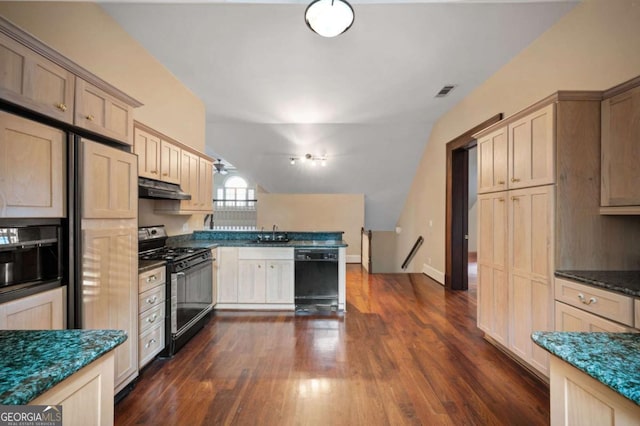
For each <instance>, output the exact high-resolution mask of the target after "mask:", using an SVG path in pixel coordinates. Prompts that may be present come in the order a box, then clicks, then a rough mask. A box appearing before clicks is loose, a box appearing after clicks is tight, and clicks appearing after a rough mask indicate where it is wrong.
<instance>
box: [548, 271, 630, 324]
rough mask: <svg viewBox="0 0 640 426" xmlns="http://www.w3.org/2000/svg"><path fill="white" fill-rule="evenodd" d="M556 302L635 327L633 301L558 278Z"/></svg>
mask: <svg viewBox="0 0 640 426" xmlns="http://www.w3.org/2000/svg"><path fill="white" fill-rule="evenodd" d="M555 283H556V285H555V287H556V289H555V292H556V300H558V301H561V302H564V303H566V304H568V305H572V306H575V307H577V308H579V309H582V310H584V311H588V312H591V313H593V314H596V315H599V316H601V317H604V318H607V319H610V320H613V321H616V322H619V323H622V324H625V325H628V326H631V327H633V299H632V298H631V297H628V296H624V295H621V294H617V293H613V292H611V291H606V290H601V289H598V288H594V287H591V286H587V285H583V284H579V283H576V282H573V281H567V280H563V279H561V278H556V280H555Z"/></svg>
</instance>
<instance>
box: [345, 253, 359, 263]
mask: <svg viewBox="0 0 640 426" xmlns="http://www.w3.org/2000/svg"><path fill="white" fill-rule="evenodd" d="M361 262H362V256H360V255H359V254H348V255H347V263H361Z"/></svg>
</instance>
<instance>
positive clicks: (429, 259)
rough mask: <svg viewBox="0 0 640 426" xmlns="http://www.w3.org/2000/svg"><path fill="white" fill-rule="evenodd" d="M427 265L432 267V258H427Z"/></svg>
mask: <svg viewBox="0 0 640 426" xmlns="http://www.w3.org/2000/svg"><path fill="white" fill-rule="evenodd" d="M427 264H429V265H431V258H430V257H427Z"/></svg>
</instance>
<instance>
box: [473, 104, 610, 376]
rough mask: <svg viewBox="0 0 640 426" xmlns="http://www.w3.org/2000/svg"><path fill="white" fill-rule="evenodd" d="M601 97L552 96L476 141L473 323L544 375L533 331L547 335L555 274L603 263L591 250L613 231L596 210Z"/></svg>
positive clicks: (600, 250)
mask: <svg viewBox="0 0 640 426" xmlns="http://www.w3.org/2000/svg"><path fill="white" fill-rule="evenodd" d="M600 100H601V94H600V92H557V93H556V94H554V95H552V96H550V97H548V98H546V99H544V100H542V101H540V102H538V103H537V104H535V105H533V106H531V107H529V108H527V109H525V110H523V111H521V112H519V113H517V114H515V115H513V116H511V117H508V118H506V119H505V120H503V121H501V122H499V123H496V124H495V125H493V126H491V127H489V128H487V129H485V130H483V131H482V132H480V133H478V134H477V135H475V137H476V139H477V146H478V194H479V195H478V221H479V222H478V234H479V235H478V317H477V318H478V327H479V328H480V329H482V330H483V331H484V332H485V336H486V337H487V338H488V340H489V341H490V342H492V343H494V344H496V345H497V346H499V347H501V348H502V349H503V350H505V351H506V352H508V353H509V354H510V355H512V356H513V357H515V358H516V359H518V360H519V361H521V362H522V363H523V364H524V365H525V366H526V367H528V368H529V369H530V370H531V371H533V372H534V373H536V374H537V375H539V376H541V377H545V378H546V377H548V375H549V359H548V354H547V353H546V352H545V351H544V350H543V349H541V348H539V347H537V346H536V345H535V344H534V343H533V342H532V340H531V333H532V332H533V331H539V330H553V329H554V318H553V272H554V270H556V269H581V268H582V269H593V268H594V267H598V266H604V265H602V264H600V265H598V263H599V262H600V261H599V260H598V259H599V258H600V257H601V256H603V255H604V252H605V251H606V249H605V248H604V247H602V246H599V244H600V242H601V241H602V240H603V239H605V240H606V239H608V238H611V237H606V234H607V233H612V234H616V235H619V230H617V229H614V228H616V226H613V227H609V226H606V225H603V224H602V221H601V220H600V216H599V211H598V210H599V186H600V184H599V173H600V169H599V158H600V146H599V138H600ZM607 257H609V255H607ZM600 263H602V262H600Z"/></svg>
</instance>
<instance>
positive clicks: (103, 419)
mask: <svg viewBox="0 0 640 426" xmlns="http://www.w3.org/2000/svg"><path fill="white" fill-rule="evenodd" d="M113 365H114V352H113V351H111V352H109V353H106V354H105V355H103V356H101V357H100V358H98V359H97V360H95V361H93V362H92V363H91V364H89V365H87V366H86V367H84V368H82V369H81V370H80V371H78V372H76V373H75V374H73V375H72V376H70V377H68V378H67V379H65V380H64V381H62V382H60V383H58V384H57V385H56V386H54V387H53V388H51V389H49V390H48V391H47V392H45V393H43V394H42V395H40V396H39V397H37V398H36V399H34V400H33V401H31V402H30V403H29V404H30V405H62V422H63V425H64V426H87V425H96V426H111V425H113V412H114V407H113Z"/></svg>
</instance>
